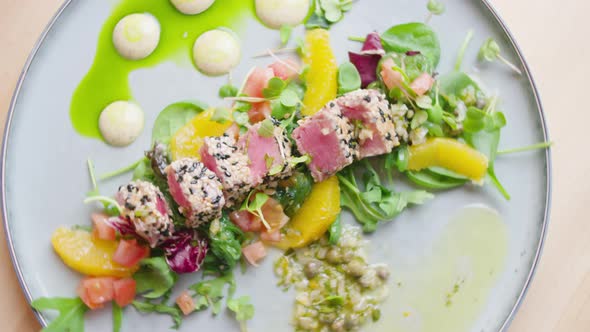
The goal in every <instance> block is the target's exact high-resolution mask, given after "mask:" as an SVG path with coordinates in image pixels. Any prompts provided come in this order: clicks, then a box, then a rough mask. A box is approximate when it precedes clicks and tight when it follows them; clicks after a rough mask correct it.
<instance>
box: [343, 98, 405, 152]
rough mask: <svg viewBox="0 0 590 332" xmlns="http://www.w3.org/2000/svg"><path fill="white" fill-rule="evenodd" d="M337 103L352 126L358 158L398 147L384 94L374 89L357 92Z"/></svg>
mask: <svg viewBox="0 0 590 332" xmlns="http://www.w3.org/2000/svg"><path fill="white" fill-rule="evenodd" d="M336 103H337V104H338V105H339V106H340V109H341V111H342V114H343V115H344V116H345V117H347V118H348V119H349V120H350V122H351V123H352V124H353V126H354V127H355V130H354V132H355V134H356V138H357V140H358V143H359V158H366V157H372V156H378V155H381V154H386V153H389V152H391V150H392V149H393V148H394V147H396V146H398V145H399V140H398V139H397V135H396V132H395V125H394V124H393V117H392V116H391V113H390V112H389V102H388V101H387V99H386V98H385V95H383V94H381V93H380V92H379V91H377V90H356V91H353V92H350V93H347V94H345V95H344V96H342V97H340V98H338V99H337V100H336Z"/></svg>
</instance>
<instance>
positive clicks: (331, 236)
mask: <svg viewBox="0 0 590 332" xmlns="http://www.w3.org/2000/svg"><path fill="white" fill-rule="evenodd" d="M341 235H342V218H341V216H340V215H338V218H336V221H334V222H333V223H332V224H331V225H330V228H329V229H328V241H329V242H330V244H331V245H336V244H338V241H339V240H340V236H341Z"/></svg>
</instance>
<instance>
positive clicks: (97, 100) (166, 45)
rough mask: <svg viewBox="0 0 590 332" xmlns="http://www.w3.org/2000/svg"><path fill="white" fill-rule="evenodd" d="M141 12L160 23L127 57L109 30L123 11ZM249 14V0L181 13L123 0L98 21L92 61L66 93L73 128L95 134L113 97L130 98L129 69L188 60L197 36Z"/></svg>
mask: <svg viewBox="0 0 590 332" xmlns="http://www.w3.org/2000/svg"><path fill="white" fill-rule="evenodd" d="M144 12H149V13H151V14H152V15H154V16H155V17H156V18H157V19H158V21H159V22H160V26H161V34H160V44H159V45H158V47H157V48H156V50H155V51H154V52H153V53H152V54H151V55H150V56H149V57H147V58H145V59H143V60H139V61H131V60H127V59H125V58H123V57H121V56H120V55H119V53H117V51H116V49H115V47H114V45H113V42H112V32H113V29H114V28H115V25H116V24H117V22H119V20H120V19H121V18H123V17H124V16H126V15H128V14H132V13H144ZM253 13H254V1H253V0H217V1H215V3H214V4H213V6H211V7H210V8H209V9H208V10H206V11H205V12H203V13H201V14H198V15H183V14H181V13H180V12H178V11H177V10H176V8H174V6H173V5H172V4H171V3H170V1H168V0H123V1H122V2H120V3H119V4H118V5H116V7H115V9H114V10H113V12H112V14H111V16H110V17H109V18H108V19H107V21H106V22H105V23H104V26H103V27H102V30H101V32H100V36H99V39H98V45H97V50H96V55H95V56H94V63H93V64H92V67H91V68H90V70H89V71H88V73H87V74H86V76H85V77H84V78H83V79H82V81H81V82H80V84H79V85H78V87H77V88H76V91H75V92H74V95H73V96H72V101H71V104H70V119H71V121H72V125H73V127H74V129H75V130H76V131H77V132H78V133H79V134H81V135H83V136H87V137H94V138H99V139H100V138H101V137H102V136H101V135H100V131H99V129H98V118H99V116H100V112H101V111H102V110H103V109H104V108H105V107H106V106H107V105H108V104H110V103H112V102H113V101H116V100H132V99H133V96H132V95H131V88H130V86H129V79H128V77H129V74H130V73H131V72H132V71H134V70H136V69H140V68H149V67H154V66H155V65H157V64H159V63H161V62H163V61H165V60H169V61H174V62H184V63H192V47H193V43H194V41H195V40H196V39H197V37H198V36H199V35H201V34H202V33H203V32H205V31H208V30H211V29H215V28H217V27H221V26H223V27H229V28H231V29H233V30H237V29H239V28H240V27H241V26H242V25H243V23H244V21H245V18H247V17H252V16H254V15H253ZM195 71H196V69H195Z"/></svg>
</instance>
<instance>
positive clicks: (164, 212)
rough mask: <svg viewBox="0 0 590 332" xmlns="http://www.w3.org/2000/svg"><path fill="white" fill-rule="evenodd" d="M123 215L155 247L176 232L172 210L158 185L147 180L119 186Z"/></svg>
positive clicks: (119, 198) (117, 197)
mask: <svg viewBox="0 0 590 332" xmlns="http://www.w3.org/2000/svg"><path fill="white" fill-rule="evenodd" d="M116 199H117V202H118V203H119V205H121V217H123V218H125V219H127V220H129V221H131V222H132V223H133V225H134V226H135V231H136V233H137V234H138V235H139V236H141V237H142V238H144V239H145V240H146V241H147V242H148V243H149V245H150V246H151V247H152V248H153V247H155V246H156V245H157V244H159V243H161V242H162V241H164V240H166V239H167V238H168V237H170V235H171V234H172V233H173V232H174V224H173V222H172V219H171V216H172V211H171V210H170V208H169V207H168V204H167V203H166V200H165V199H164V195H163V194H162V192H161V191H160V189H158V187H156V186H154V185H153V184H151V183H149V182H146V181H132V182H129V183H128V184H127V185H124V186H121V187H119V191H118V192H117V195H116Z"/></svg>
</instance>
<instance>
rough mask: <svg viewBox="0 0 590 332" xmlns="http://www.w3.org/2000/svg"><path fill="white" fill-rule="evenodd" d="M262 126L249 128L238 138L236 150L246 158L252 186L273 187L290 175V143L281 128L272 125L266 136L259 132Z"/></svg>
mask: <svg viewBox="0 0 590 332" xmlns="http://www.w3.org/2000/svg"><path fill="white" fill-rule="evenodd" d="M269 121H270V120H269ZM262 125H263V124H262V123H257V124H255V125H253V126H252V127H250V129H249V130H248V132H246V133H245V134H244V135H242V137H240V140H239V141H238V148H239V149H240V150H242V151H244V153H246V155H247V156H248V160H249V165H248V166H249V167H250V175H251V182H252V185H253V186H258V185H260V184H264V185H265V186H266V187H273V186H276V184H277V180H280V179H283V178H286V177H288V176H289V175H291V167H290V165H289V160H288V159H289V158H290V157H291V142H290V141H289V139H288V138H287V136H286V134H285V131H284V130H283V129H282V128H281V127H278V126H275V125H273V131H272V134H271V135H266V134H265V133H261V131H260V128H261V126H262Z"/></svg>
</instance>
